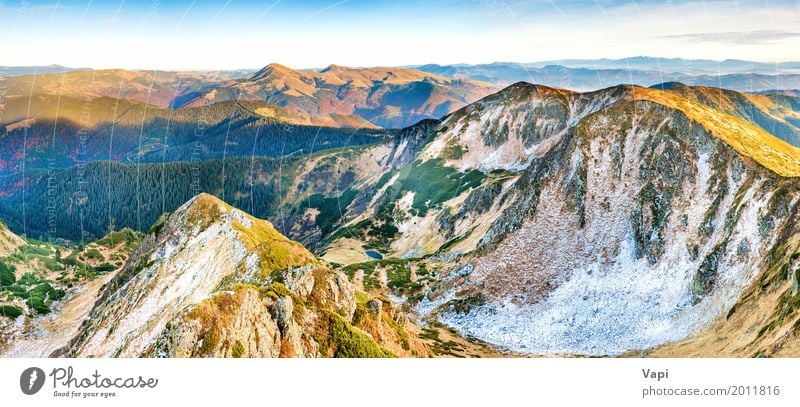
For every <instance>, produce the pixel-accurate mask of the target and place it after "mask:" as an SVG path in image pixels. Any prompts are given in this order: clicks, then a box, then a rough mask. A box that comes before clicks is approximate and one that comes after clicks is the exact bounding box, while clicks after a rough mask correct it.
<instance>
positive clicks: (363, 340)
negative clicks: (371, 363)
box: [326, 312, 395, 358]
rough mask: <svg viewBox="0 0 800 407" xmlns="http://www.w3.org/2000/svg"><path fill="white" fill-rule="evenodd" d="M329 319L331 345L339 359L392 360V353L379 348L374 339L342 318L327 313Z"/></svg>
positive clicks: (334, 354)
mask: <svg viewBox="0 0 800 407" xmlns="http://www.w3.org/2000/svg"><path fill="white" fill-rule="evenodd" d="M326 314H327V315H328V317H329V328H330V332H329V334H330V343H331V344H332V345H333V346H334V351H333V356H334V357H337V358H391V357H395V355H394V354H393V353H392V352H389V351H388V350H386V349H384V348H382V347H381V346H379V345H378V344H377V343H376V342H375V340H374V339H372V338H370V337H369V336H367V335H366V334H364V333H363V332H360V331H358V330H356V328H354V327H353V326H352V325H350V323H348V322H347V321H345V320H344V318H342V317H341V316H339V315H337V314H334V313H332V312H326Z"/></svg>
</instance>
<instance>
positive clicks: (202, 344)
mask: <svg viewBox="0 0 800 407" xmlns="http://www.w3.org/2000/svg"><path fill="white" fill-rule="evenodd" d="M280 352H281V331H279V328H278V323H277V322H276V321H275V320H274V319H273V318H272V317H271V316H270V310H269V307H268V302H267V301H265V300H264V299H262V298H261V297H260V295H259V293H258V292H257V291H256V290H254V289H240V290H236V291H224V292H221V293H219V294H216V295H214V296H213V297H211V298H210V299H208V300H206V301H203V302H201V303H200V304H197V305H195V306H193V307H191V308H189V309H187V310H186V311H184V312H183V313H182V314H181V315H179V316H178V317H176V318H174V319H173V320H172V321H170V323H168V324H167V326H166V328H165V329H164V331H162V332H161V335H160V336H159V338H158V339H157V341H156V342H155V345H154V346H153V348H152V349H151V350H148V351H147V352H145V354H144V355H145V356H157V357H237V358H238V357H278V356H279V355H280Z"/></svg>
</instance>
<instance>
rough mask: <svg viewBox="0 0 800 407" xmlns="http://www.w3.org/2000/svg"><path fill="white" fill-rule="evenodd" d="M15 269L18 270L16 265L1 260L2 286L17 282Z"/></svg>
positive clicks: (0, 282)
mask: <svg viewBox="0 0 800 407" xmlns="http://www.w3.org/2000/svg"><path fill="white" fill-rule="evenodd" d="M14 270H16V269H15V267H14V266H11V265H8V264H6V263H4V262H3V261H2V260H0V286H8V285H11V284H14V283H15V282H17V277H16V276H15V275H14Z"/></svg>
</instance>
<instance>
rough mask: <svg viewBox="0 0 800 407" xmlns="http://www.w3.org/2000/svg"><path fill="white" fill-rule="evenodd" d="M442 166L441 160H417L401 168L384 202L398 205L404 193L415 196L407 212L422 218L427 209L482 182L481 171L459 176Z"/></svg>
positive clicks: (453, 170)
mask: <svg viewBox="0 0 800 407" xmlns="http://www.w3.org/2000/svg"><path fill="white" fill-rule="evenodd" d="M443 163H444V160H443V159H441V158H436V159H432V160H428V161H419V160H417V161H414V162H413V163H411V164H410V165H408V166H406V167H404V168H403V169H402V170H400V174H399V176H398V178H397V180H395V182H394V183H393V184H391V185H390V186H389V188H388V189H387V191H386V201H385V202H386V203H388V202H394V201H397V200H398V199H400V198H401V197H402V195H403V194H404V193H405V192H414V200H413V202H412V204H411V210H410V212H411V213H412V214H413V215H417V216H425V215H426V214H427V212H428V209H430V208H433V207H436V206H437V205H439V204H441V203H442V202H445V201H447V200H450V199H452V198H455V197H456V196H458V195H460V194H461V193H462V192H464V191H466V190H468V189H471V188H474V187H476V186H478V185H480V184H481V182H483V179H484V178H485V175H484V174H483V173H482V172H481V171H478V170H470V171H468V172H465V173H462V172H459V171H458V170H456V169H455V168H451V167H445V166H444V165H443ZM385 209H388V208H385Z"/></svg>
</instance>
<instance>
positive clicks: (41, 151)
mask: <svg viewBox="0 0 800 407" xmlns="http://www.w3.org/2000/svg"><path fill="white" fill-rule="evenodd" d="M66 75H69V74H66ZM448 75H449V74H444V73H443V74H439V73H437V74H435V75H429V74H425V73H422V72H420V71H419V70H406V69H399V68H398V69H395V68H380V69H378V68H376V69H367V70H357V71H356V70H353V69H349V68H341V67H337V66H331V67H328V68H326V69H324V70H321V71H314V72H310V71H305V72H303V71H293V70H290V69H288V68H285V67H282V66H279V65H275V64H273V65H269V66H267V67H266V68H264V69H263V70H261V71H259V72H257V73H255V74H253V75H251V76H249V77H247V78H240V79H229V80H225V81H221V82H217V83H216V84H215V85H213V88H212V87H209V86H206V85H205V84H200V83H201V82H198V84H199V85H198V86H197V87H196V88H195V90H192V91H191V92H187V93H183V95H189V94H191V95H193V96H192V97H186V98H181V99H180V100H181V102H182V103H183V105H185V106H184V107H180V108H175V106H174V103H175V100H177V99H176V98H173V99H171V100H169V101H166V99H165V104H164V105H162V106H155V105H151V104H147V103H143V102H140V101H132V100H125V99H116V98H110V97H94V94H93V96H92V97H89V98H87V97H86V96H85V95H84V96H83V97H78V96H77V95H72V96H70V95H62V96H60V98H61V102H59V101H58V96H56V95H50V94H46V93H45V94H35V95H33V96H31V95H18V96H9V97H7V102H6V104H7V105H8V106H10V109H8V110H6V111H5V112H4V116H3V121H4V127H5V131H4V132H3V134H2V138H0V142H2V143H3V144H2V145H3V146H4V147H3V149H2V151H9V152H13V153H9V155H6V153H4V155H3V156H4V157H11V158H9V159H5V161H4V166H3V167H2V169H3V172H2V173H1V174H0V175H2V176H3V178H4V179H5V183H4V184H3V185H4V187H3V190H2V192H3V196H2V204H1V205H0V218H2V219H3V220H4V221H5V222H6V223H7V224H8V227H6V226H3V227H2V228H0V262H1V263H0V266H2V267H0V272H2V274H0V277H2V278H1V279H0V299H3V300H0V301H1V302H0V303H1V304H2V305H0V311H2V312H0V314H2V315H3V316H4V317H0V327H1V328H2V329H0V332H2V335H0V354H3V355H8V356H25V355H28V356H45V355H55V356H123V357H124V356H146V357H267V356H270V357H271V356H303V357H317V356H320V357H325V356H333V357H389V356H401V357H428V356H457V357H476V356H498V355H558V356H572V355H591V356H624V355H629V356H645V355H650V356H672V357H674V356H715V357H720V356H737V357H751V356H797V355H798V354H800V340H799V339H798V338H800V328H799V327H800V307H798V305H800V293H799V292H798V291H800V290H799V289H798V287H800V223H799V222H798V221H797V219H800V217H798V211H799V210H800V183H798V182H800V181H798V180H800V137H798V135H800V102H798V99H796V98H795V97H792V96H790V95H785V94H775V93H770V94H761V95H756V94H751V93H742V92H738V91H735V90H731V89H721V88H717V87H708V86H693V85H691V84H689V83H685V82H684V83H681V82H675V81H654V82H652V83H648V85H653V84H654V83H655V84H656V85H655V86H651V87H643V86H636V85H614V86H610V87H607V88H603V89H599V90H593V91H589V92H579V91H574V90H568V89H565V88H559V87H552V86H545V85H533V84H530V83H526V82H517V83H513V84H511V85H509V86H507V87H505V88H503V89H501V90H498V91H496V92H493V91H492V90H491V88H492V86H496V85H491V86H485V85H484V84H482V83H480V82H474V81H472V80H467V79H459V80H455V81H454V80H448V79H446V78H445V77H446V76H448ZM733 75H736V74H733ZM14 78H18V77H14ZM26 80H34V81H35V80H36V79H33V78H29V79H26ZM43 83H47V81H43ZM498 83H499V82H498ZM28 84H30V82H28ZM409 84H415V85H413V86H428V85H429V86H431V87H432V88H433V89H436V90H435V91H434V92H431V93H425V95H427V98H425V99H424V101H422V98H420V99H419V100H417V99H415V98H413V97H410V96H408V94H406V93H403V92H406V91H408V87H409V86H410V85H409ZM422 84H427V85H422ZM34 86H36V85H35V82H34ZM170 86H172V85H170ZM201 88H202V89H203V90H202V91H197V89H201ZM74 89H75V90H76V91H77V90H79V88H77V87H76V88H74ZM91 89H94V88H91ZM92 92H94V90H93V91H92ZM375 92H378V94H377V95H373V94H374V93H375ZM394 92H400V95H403V96H398V98H399V99H400V100H402V101H404V102H409V101H414V103H413V106H415V108H414V109H409V110H408V111H409V112H411V114H416V115H417V116H413V117H415V120H416V119H420V118H423V117H429V116H436V115H438V116H439V117H437V118H427V119H423V120H420V121H416V122H415V123H413V124H411V125H409V126H407V127H404V128H401V129H385V128H387V127H395V125H391V126H390V125H389V123H388V122H381V120H384V119H383V117H385V116H383V115H382V114H381V113H378V112H380V111H385V109H387V108H388V107H387V106H389V107H392V106H396V104H395V102H393V100H394V99H393V96H388V95H393V94H394ZM440 92H441V93H444V94H449V93H448V92H456V93H457V94H455V93H454V94H452V95H451V96H450V97H451V100H452V102H451V103H450V104H447V105H446V106H447V108H443V107H434V106H441V105H438V104H436V103H432V102H431V100H433V99H431V95H434V94H439V93H440ZM482 92H486V93H487V94H486V95H485V96H479V94H480V93H482ZM342 95H346V96H342ZM365 95H367V96H366V97H364V96H365ZM250 98H252V99H254V100H247V99H250ZM371 98H372V99H371ZM459 98H460V99H459ZM472 98H475V99H477V100H475V101H471V100H470V99H472ZM436 100H438V99H436ZM87 101H88V102H87ZM325 101H327V102H325ZM337 101H338V102H342V101H349V102H347V103H351V102H352V104H350V105H348V106H350V107H349V108H348V109H352V112H351V113H347V111H337V112H339V113H336V114H342V115H344V116H348V115H351V114H356V115H358V116H359V117H360V118H361V119H363V120H365V121H368V122H369V123H372V124H373V125H374V126H366V127H370V128H368V129H360V130H353V129H348V128H341V127H329V126H341V125H342V123H340V122H337V123H336V124H331V123H330V122H327V123H328V127H326V126H322V125H316V126H309V125H307V124H308V123H306V124H298V123H296V120H297V117H298V116H297V115H298V114H299V113H298V112H300V111H302V112H304V113H306V114H308V115H309V116H314V117H317V118H324V117H329V118H332V117H333V116H331V115H332V114H334V113H333V112H334V111H336V110H335V109H334V110H330V109H329V108H330V107H331V106H337V105H336V103H338V102H337ZM372 102H374V103H375V105H371V104H370V103H372ZM61 103H64V104H63V105H62V104H61ZM343 103H344V102H343ZM304 104H307V105H308V106H311V105H313V106H314V107H313V108H312V107H307V106H306V107H304ZM15 106H16V107H15ZM28 106H30V108H28ZM62 106H63V107H62ZM112 106H116V108H113V109H112ZM120 106H122V107H123V108H122V109H120V108H119V107H120ZM169 106H172V107H173V108H169ZM376 106H378V107H376ZM456 106H461V107H456ZM261 109H268V110H270V111H271V112H276V113H271V114H262V113H263V112H264V110H261ZM281 109H285V110H281ZM29 111H30V112H33V113H34V114H29V113H28V112H29ZM86 111H89V112H91V114H88V115H86V114H85V112H86ZM82 112H84V115H83V117H84V118H86V116H89V118H90V119H87V120H82V119H81V117H82V115H81V113H82ZM120 112H122V113H120ZM259 112H262V113H259ZM66 117H71V118H72V119H70V121H73V120H74V123H78V125H77V126H75V127H67V126H65V123H66V120H67V119H66ZM6 118H8V119H7V120H8V121H6ZM317 120H323V119H317ZM201 123H202V124H201ZM317 123H318V124H319V122H317ZM393 123H394V122H393ZM396 123H397V126H400V125H404V123H403V122H402V121H398V122H396ZM126 124H130V125H131V126H130V127H131V129H130V130H129V131H127V132H125V131H122V130H113V132H112V130H111V129H112V128H116V129H118V128H120V126H122V127H123V128H124V126H125V125H126ZM136 124H138V125H139V131H138V133H137V131H136ZM36 126H42V127H40V128H39V127H36ZM356 127H361V126H356ZM377 127H381V128H377ZM198 128H202V132H200V133H199V135H198V132H197V129H198ZM227 128H231V129H232V130H230V131H229V130H227ZM223 129H225V130H223ZM82 130H83V131H82ZM112 134H114V136H113V137H112ZM76 135H77V136H80V137H79V140H78V141H77V142H76V141H75V137H76ZM348 135H353V137H349V136H348ZM20 139H22V140H20ZM164 140H167V141H164ZM258 140H261V142H262V143H263V144H259V141H258ZM309 140H311V142H312V143H314V144H316V143H317V142H320V143H321V144H320V147H319V148H316V147H314V148H308V147H307V145H308V144H309ZM20 141H22V142H20ZM91 143H94V144H91ZM275 145H285V146H293V147H292V148H290V149H289V150H290V151H292V153H291V154H283V153H282V152H285V151H286V150H280V151H281V153H279V152H277V150H275V149H274V148H273V146H275ZM87 146H88V147H87ZM220 146H222V147H223V148H222V153H221V154H220ZM248 149H249V150H248ZM98 151H101V152H102V153H96V152H98ZM109 151H110V153H109ZM248 151H250V153H249V154H248ZM229 153H230V154H229ZM23 165H24V167H25V168H24V170H23V169H22V168H21V167H22V166H23ZM20 235H26V237H21V236H20ZM31 237H37V238H39V239H40V240H34V239H32V238H31ZM44 240H47V241H48V242H44ZM42 332H46V333H47V334H44V335H42Z"/></svg>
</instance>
